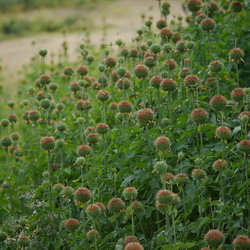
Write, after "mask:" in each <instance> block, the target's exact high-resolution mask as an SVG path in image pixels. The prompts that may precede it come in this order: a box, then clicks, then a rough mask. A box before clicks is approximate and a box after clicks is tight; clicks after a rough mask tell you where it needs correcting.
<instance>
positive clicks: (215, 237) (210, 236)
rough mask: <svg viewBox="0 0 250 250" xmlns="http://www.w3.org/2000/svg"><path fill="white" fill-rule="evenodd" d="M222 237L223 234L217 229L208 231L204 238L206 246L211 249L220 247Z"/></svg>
mask: <svg viewBox="0 0 250 250" xmlns="http://www.w3.org/2000/svg"><path fill="white" fill-rule="evenodd" d="M223 237H224V234H223V233H222V232H221V231H219V230H217V229H215V230H209V231H208V232H207V233H206V235H205V236H204V238H205V240H206V242H207V244H208V245H209V246H210V247H212V248H217V247H218V246H220V245H221V244H222V242H223Z"/></svg>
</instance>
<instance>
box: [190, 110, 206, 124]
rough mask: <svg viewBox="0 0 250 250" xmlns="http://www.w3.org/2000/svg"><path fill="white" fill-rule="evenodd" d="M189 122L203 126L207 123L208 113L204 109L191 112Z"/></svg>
mask: <svg viewBox="0 0 250 250" xmlns="http://www.w3.org/2000/svg"><path fill="white" fill-rule="evenodd" d="M190 117H191V120H192V121H193V122H194V123H196V124H204V123H205V122H206V121H207V118H208V113H207V111H206V110H205V109H203V108H199V109H195V110H193V111H192V113H191V115H190Z"/></svg>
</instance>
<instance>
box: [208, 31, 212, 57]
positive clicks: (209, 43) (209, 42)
mask: <svg viewBox="0 0 250 250" xmlns="http://www.w3.org/2000/svg"><path fill="white" fill-rule="evenodd" d="M210 40H211V39H210V32H209V31H208V48H209V61H210V62H211V55H212V51H211V41H210Z"/></svg>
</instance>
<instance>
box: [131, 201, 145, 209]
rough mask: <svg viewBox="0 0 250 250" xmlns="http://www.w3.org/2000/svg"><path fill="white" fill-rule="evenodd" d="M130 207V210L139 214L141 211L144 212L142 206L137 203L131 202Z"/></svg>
mask: <svg viewBox="0 0 250 250" xmlns="http://www.w3.org/2000/svg"><path fill="white" fill-rule="evenodd" d="M131 207H132V210H133V211H134V212H141V211H143V210H145V209H144V207H143V204H142V203H141V202H139V201H134V202H132V204H131Z"/></svg>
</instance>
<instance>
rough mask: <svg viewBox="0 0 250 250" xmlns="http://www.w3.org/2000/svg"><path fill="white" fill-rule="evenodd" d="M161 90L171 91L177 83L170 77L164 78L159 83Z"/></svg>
mask: <svg viewBox="0 0 250 250" xmlns="http://www.w3.org/2000/svg"><path fill="white" fill-rule="evenodd" d="M160 86H161V88H162V90H163V91H168V92H173V91H175V90H176V88H177V83H176V81H174V80H173V79H172V78H166V79H163V80H162V81H161V84H160Z"/></svg>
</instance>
